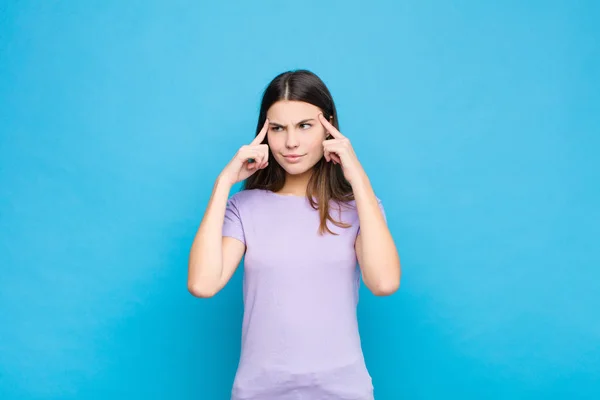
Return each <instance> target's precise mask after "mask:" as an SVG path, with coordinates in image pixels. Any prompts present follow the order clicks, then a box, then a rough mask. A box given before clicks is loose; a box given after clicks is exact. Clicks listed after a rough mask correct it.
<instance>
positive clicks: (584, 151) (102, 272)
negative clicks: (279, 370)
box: [0, 0, 600, 400]
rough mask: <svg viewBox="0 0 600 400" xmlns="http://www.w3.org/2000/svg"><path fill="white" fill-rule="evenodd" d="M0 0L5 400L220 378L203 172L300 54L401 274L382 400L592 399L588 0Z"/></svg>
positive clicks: (222, 367) (177, 392) (378, 327)
mask: <svg viewBox="0 0 600 400" xmlns="http://www.w3.org/2000/svg"><path fill="white" fill-rule="evenodd" d="M499 3H500V2H491V1H488V2H482V1H455V2H446V1H438V2H433V1H410V2H407V1H388V2H381V1H380V2H376V3H371V4H370V5H369V4H367V3H366V2H362V3H360V2H348V1H339V2H327V4H323V2H320V1H314V2H309V1H306V2H300V3H298V2H282V1H262V2H260V3H257V2H238V3H234V2H212V3H210V4H209V3H207V2H204V1H157V0H154V1H127V2H121V1H115V0H113V1H86V2H84V1H78V2H76V1H71V2H67V1H62V2H60V1H14V0H13V1H7V0H3V1H2V2H1V3H0V130H1V135H0V182H1V184H0V274H1V275H0V398H2V399H4V400H8V399H10V400H12V399H23V400H24V399H107V398H111V399H132V398H136V399H137V398H145V399H166V398H173V399H208V400H210V399H215V400H220V399H226V398H228V394H229V392H230V387H231V383H232V380H233V375H234V373H235V369H236V366H237V359H238V353H239V350H240V348H239V347H240V346H239V340H240V339H239V335H240V328H241V317H242V303H241V278H242V274H241V269H239V270H238V272H237V273H236V275H235V276H234V278H233V280H232V282H231V283H230V284H229V285H228V286H227V287H226V288H225V289H224V290H223V291H222V292H221V293H219V294H218V295H217V296H216V297H215V298H212V299H208V300H201V299H196V298H194V297H192V296H191V295H190V294H189V293H188V292H187V287H186V285H187V282H186V279H187V257H188V251H189V248H190V245H191V241H192V239H193V235H194V233H195V230H196V229H197V227H198V224H199V222H200V219H201V217H202V215H203V212H204V207H205V206H206V204H207V202H208V198H209V194H210V192H211V189H212V184H213V182H214V179H215V177H216V176H217V174H218V173H219V172H220V171H221V169H222V168H223V167H224V166H225V164H226V163H227V162H228V161H229V159H230V158H231V157H232V156H233V154H234V153H235V151H236V150H237V149H238V148H239V147H240V146H241V145H243V144H245V143H247V142H249V141H250V140H251V138H252V137H253V134H254V129H255V126H256V120H257V115H258V108H259V101H260V95H261V92H262V90H263V89H264V88H265V87H266V85H267V84H268V82H269V81H270V80H271V79H272V78H273V77H275V75H277V74H278V73H280V72H283V71H285V70H288V69H296V68H308V69H310V70H312V71H314V72H315V73H317V74H318V75H319V76H320V77H321V78H322V79H323V80H324V81H325V83H326V84H327V85H328V86H329V88H330V90H331V91H332V93H333V95H334V98H335V100H336V103H337V106H338V111H339V115H340V130H341V131H342V133H344V134H345V135H346V136H348V137H349V138H350V139H351V140H352V143H353V145H354V147H355V148H356V151H357V153H358V155H359V158H360V160H361V162H362V163H363V165H364V167H365V169H366V170H367V173H368V174H369V175H370V177H371V180H372V183H373V186H374V188H375V190H376V193H377V195H378V196H379V197H380V198H381V199H382V201H383V203H384V206H385V207H386V212H387V216H388V220H389V225H390V227H391V230H392V233H393V235H394V237H395V240H396V242H397V245H398V248H399V251H400V255H401V260H402V265H403V280H402V285H401V289H400V291H399V292H398V293H397V294H395V295H394V296H392V297H389V298H377V297H374V296H372V295H371V294H370V293H369V292H368V291H367V290H366V289H365V288H364V287H363V289H362V292H361V295H362V297H361V302H360V305H359V318H360V323H361V334H362V338H363V344H364V352H365V357H366V361H367V365H368V367H369V369H370V371H371V374H372V376H373V381H374V385H375V387H376V398H377V400H386V399H445V398H460V399H483V398H485V399H592V398H600V311H598V310H599V307H600V284H599V280H600V268H599V267H600V250H599V245H598V242H599V240H598V238H599V237H600V211H599V207H598V204H599V202H600V184H599V182H600V162H599V161H598V158H597V153H598V151H599V150H600V128H599V127H600V121H599V117H598V115H599V110H600V78H599V71H600V51H599V47H600V45H599V43H600V34H599V33H600V32H599V28H598V26H597V21H598V18H599V17H600V5H599V4H600V3H599V2H594V1H587V2H586V1H531V2H526V3H527V4H524V2H520V1H505V2H501V3H502V4H499Z"/></svg>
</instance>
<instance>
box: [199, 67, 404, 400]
mask: <svg viewBox="0 0 600 400" xmlns="http://www.w3.org/2000/svg"><path fill="white" fill-rule="evenodd" d="M338 129H339V124H338V116H337V112H336V108H335V105H334V102H333V98H332V97H331V94H330V92H329V90H328V89H327V87H326V86H325V84H324V83H323V82H322V81H321V79H319V78H318V77H317V76H316V75H315V74H313V73H312V72H310V71H306V70H296V71H289V72H286V73H283V74H280V75H278V76H277V77H275V79H274V80H273V81H272V82H271V83H270V84H269V86H268V87H267V88H266V90H265V92H264V95H263V99H262V105H261V109H260V114H259V117H258V125H257V128H256V137H255V139H254V140H253V141H252V142H251V143H250V144H249V145H245V146H242V147H241V148H240V149H239V150H238V152H237V154H236V155H235V156H234V157H233V159H232V160H231V161H230V162H229V164H228V165H227V166H226V167H225V169H223V171H222V172H221V174H220V175H219V177H218V179H217V181H216V183H215V185H214V188H213V192H212V195H211V198H210V201H209V204H208V207H207V209H206V212H205V214H204V218H203V219H202V222H201V224H200V227H199V229H198V232H197V234H196V237H195V238H194V242H193V244H192V248H191V252H190V258H189V276H188V288H189V290H190V292H191V293H192V294H193V295H194V296H197V297H211V296H213V295H215V293H217V292H218V291H219V290H220V289H221V288H223V286H225V284H226V283H227V281H229V279H230V278H231V276H232V275H233V273H234V271H235V269H236V268H237V266H238V264H239V263H240V261H241V260H242V257H244V284H243V294H244V318H243V328H242V351H241V356H240V362H239V365H238V370H237V373H236V376H235V380H234V383H233V390H232V397H231V398H232V399H234V400H287V399H290V400H291V399H310V400H316V399H340V400H341V399H347V400H351V399H352V400H359V399H360V400H363V399H365V400H366V399H372V398H373V386H372V380H371V376H370V374H369V373H368V371H367V368H366V366H365V362H364V358H363V353H362V349H361V342H360V337H359V333H358V326H357V318H356V306H357V302H358V288H359V283H360V278H361V276H362V280H363V281H364V283H365V284H366V286H367V287H368V288H369V289H370V290H371V291H372V292H373V293H374V294H375V295H378V296H383V295H389V294H392V293H393V292H395V291H396V290H397V289H398V287H399V285H400V275H401V274H400V260H399V256H398V252H397V250H396V246H395V245H394V241H393V239H392V236H391V234H390V231H389V230H388V228H387V224H386V218H385V214H384V211H383V206H382V204H381V202H380V200H379V199H378V198H377V197H376V196H375V194H374V192H373V189H372V187H371V185H370V183H369V179H368V177H367V175H366V173H365V171H364V170H363V168H362V167H361V165H360V163H359V161H358V159H357V157H356V154H355V153H354V150H353V149H352V146H351V144H350V141H349V140H348V139H347V138H346V137H345V136H344V135H342V134H341V133H340V131H339V130H338ZM241 181H245V186H244V190H242V191H240V192H238V193H236V194H234V195H233V196H231V198H230V197H229V194H230V190H231V188H232V186H233V185H234V184H236V183H238V182H241Z"/></svg>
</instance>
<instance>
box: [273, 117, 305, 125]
mask: <svg viewBox="0 0 600 400" xmlns="http://www.w3.org/2000/svg"><path fill="white" fill-rule="evenodd" d="M314 120H315V119H314V118H308V119H303V120H302V121H300V122H298V123H297V124H296V125H300V124H303V123H305V122H308V121H314ZM269 125H275V126H280V127H284V126H285V125H281V124H278V123H277V122H271V121H269Z"/></svg>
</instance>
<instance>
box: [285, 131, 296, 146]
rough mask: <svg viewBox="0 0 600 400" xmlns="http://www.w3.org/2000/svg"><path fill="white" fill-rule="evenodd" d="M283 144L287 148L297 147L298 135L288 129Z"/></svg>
mask: <svg viewBox="0 0 600 400" xmlns="http://www.w3.org/2000/svg"><path fill="white" fill-rule="evenodd" d="M285 145H286V147H288V148H294V147H298V135H296V133H295V132H294V131H289V132H288V135H287V139H286V141H285Z"/></svg>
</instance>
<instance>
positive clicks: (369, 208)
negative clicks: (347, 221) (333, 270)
mask: <svg viewBox="0 0 600 400" xmlns="http://www.w3.org/2000/svg"><path fill="white" fill-rule="evenodd" d="M352 188H353V191H354V198H355V200H356V208H357V210H358V219H359V223H360V233H359V234H358V237H357V239H356V243H355V245H354V247H355V249H356V257H357V259H358V264H359V266H360V269H361V273H362V277H363V281H364V282H365V285H367V287H368V288H369V290H371V292H373V294H375V295H377V296H387V295H390V294H392V293H394V292H395V291H396V290H398V288H399V287H400V276H401V267H400V257H399V255H398V250H397V249H396V245H395V244H394V239H393V238H392V235H391V233H390V230H389V229H388V227H387V224H386V221H385V219H384V216H383V214H382V212H381V210H380V209H379V205H378V202H377V198H376V197H375V193H374V192H373V188H372V187H371V184H370V182H369V179H368V178H367V176H366V174H363V175H362V177H361V178H360V179H356V180H355V181H353V182H352Z"/></svg>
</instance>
